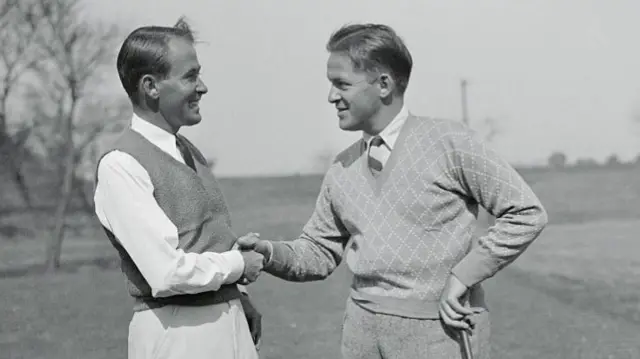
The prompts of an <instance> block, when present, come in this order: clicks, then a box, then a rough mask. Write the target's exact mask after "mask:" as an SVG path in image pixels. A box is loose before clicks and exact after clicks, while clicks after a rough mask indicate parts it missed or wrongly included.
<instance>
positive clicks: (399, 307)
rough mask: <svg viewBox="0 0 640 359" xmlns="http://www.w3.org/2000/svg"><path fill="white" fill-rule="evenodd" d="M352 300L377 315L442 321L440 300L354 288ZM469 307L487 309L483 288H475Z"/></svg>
mask: <svg viewBox="0 0 640 359" xmlns="http://www.w3.org/2000/svg"><path fill="white" fill-rule="evenodd" d="M350 298H351V300H353V301H354V303H356V304H357V305H359V306H360V307H362V308H363V309H365V310H368V311H370V312H373V313H377V314H386V315H394V316H398V317H404V318H413V319H440V313H439V301H438V300H420V299H415V298H394V297H388V296H379V295H372V294H368V293H363V292H362V291H360V290H358V289H354V288H352V289H351V292H350ZM469 305H470V306H471V307H474V308H484V309H487V305H486V303H485V300H484V290H483V289H482V287H479V286H478V287H474V289H473V290H472V292H471V295H470V299H469Z"/></svg>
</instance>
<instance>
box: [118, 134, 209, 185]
mask: <svg viewBox="0 0 640 359" xmlns="http://www.w3.org/2000/svg"><path fill="white" fill-rule="evenodd" d="M129 130H130V131H131V132H132V133H133V134H134V135H136V136H138V137H139V138H141V139H142V140H143V141H144V142H146V143H147V144H149V145H151V146H152V147H153V149H154V150H155V151H158V152H160V153H162V155H163V156H166V157H169V161H172V162H174V163H177V164H178V165H179V166H180V168H182V169H184V170H185V171H188V172H190V173H192V174H193V175H195V176H196V177H200V175H199V174H198V171H197V168H198V165H197V164H196V162H197V161H193V162H194V167H195V168H196V170H195V171H194V170H193V169H192V168H191V167H189V165H187V164H186V163H182V162H180V161H178V160H177V159H175V158H174V157H173V156H171V155H170V154H168V153H167V152H165V151H164V150H163V149H162V148H160V147H159V146H158V145H156V144H155V143H153V142H151V141H149V139H147V138H146V137H144V136H143V135H142V134H140V133H139V132H137V131H135V130H133V129H129ZM177 136H179V135H177V134H176V137H177Z"/></svg>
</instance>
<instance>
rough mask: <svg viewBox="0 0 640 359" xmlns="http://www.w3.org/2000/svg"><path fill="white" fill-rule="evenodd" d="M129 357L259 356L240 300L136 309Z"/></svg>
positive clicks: (224, 358)
mask: <svg viewBox="0 0 640 359" xmlns="http://www.w3.org/2000/svg"><path fill="white" fill-rule="evenodd" d="M128 351H129V359H178V358H180V359H183V358H189V359H257V358H258V353H257V350H256V347H255V345H254V343H253V340H252V338H251V333H250V331H249V325H248V324H247V320H246V318H245V316H244V311H243V310H242V304H241V303H240V300H238V299H236V300H232V301H230V302H228V303H221V304H215V305H209V306H201V307H186V306H176V305H168V306H164V307H161V308H155V309H149V310H144V311H140V312H135V313H134V314H133V318H132V319H131V323H130V324H129V350H128Z"/></svg>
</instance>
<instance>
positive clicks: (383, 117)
mask: <svg viewBox="0 0 640 359" xmlns="http://www.w3.org/2000/svg"><path fill="white" fill-rule="evenodd" d="M403 106H404V99H403V98H395V99H393V101H392V102H391V103H390V104H389V105H385V106H383V107H382V108H381V109H380V111H379V112H378V113H377V114H376V115H375V116H374V117H373V118H371V120H370V122H369V123H370V124H371V126H370V127H369V128H367V129H365V130H364V132H366V133H368V134H369V135H371V136H375V135H377V134H379V133H380V132H382V130H384V129H385V127H387V126H388V125H389V123H391V121H393V119H394V118H395V117H396V116H397V115H398V113H400V111H401V110H402V107H403Z"/></svg>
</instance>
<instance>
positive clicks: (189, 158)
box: [176, 136, 196, 171]
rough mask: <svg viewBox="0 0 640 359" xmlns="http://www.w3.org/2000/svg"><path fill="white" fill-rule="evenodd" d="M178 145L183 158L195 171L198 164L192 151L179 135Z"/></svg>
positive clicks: (177, 138)
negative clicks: (194, 160)
mask: <svg viewBox="0 0 640 359" xmlns="http://www.w3.org/2000/svg"><path fill="white" fill-rule="evenodd" d="M176 146H177V147H178V150H179V151H180V153H181V154H182V158H183V159H184V162H185V164H186V165H187V166H189V167H190V168H191V169H192V170H194V171H195V170H196V165H195V163H194V162H193V156H192V155H191V151H189V148H188V147H187V145H186V144H185V143H184V141H183V140H182V139H180V137H178V136H176Z"/></svg>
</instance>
